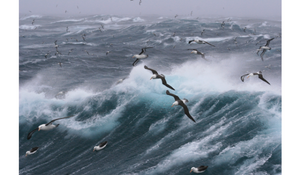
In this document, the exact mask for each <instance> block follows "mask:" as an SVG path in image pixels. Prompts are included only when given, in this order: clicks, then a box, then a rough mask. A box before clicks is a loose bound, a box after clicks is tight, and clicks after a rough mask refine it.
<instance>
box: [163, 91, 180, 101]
mask: <svg viewBox="0 0 300 175" xmlns="http://www.w3.org/2000/svg"><path fill="white" fill-rule="evenodd" d="M166 94H167V95H171V96H173V97H174V99H175V101H177V100H180V98H179V97H178V96H177V95H175V94H172V93H170V92H169V91H168V90H167V91H166Z"/></svg>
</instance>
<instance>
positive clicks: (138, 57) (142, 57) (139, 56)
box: [132, 47, 152, 66]
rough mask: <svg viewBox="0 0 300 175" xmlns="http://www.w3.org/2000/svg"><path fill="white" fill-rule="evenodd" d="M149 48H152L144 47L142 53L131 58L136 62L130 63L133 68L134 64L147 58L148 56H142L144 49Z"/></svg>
mask: <svg viewBox="0 0 300 175" xmlns="http://www.w3.org/2000/svg"><path fill="white" fill-rule="evenodd" d="M149 48H152V47H144V48H142V52H141V53H139V54H135V55H133V56H132V58H136V60H135V61H134V62H133V63H132V65H133V66H135V65H136V63H137V62H138V61H139V60H140V59H144V58H147V57H148V55H146V54H144V53H146V49H149Z"/></svg>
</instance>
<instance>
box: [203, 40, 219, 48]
mask: <svg viewBox="0 0 300 175" xmlns="http://www.w3.org/2000/svg"><path fill="white" fill-rule="evenodd" d="M204 42H205V43H206V44H209V45H211V46H214V45H212V44H210V43H208V42H206V41H204ZM214 47H216V46H214Z"/></svg>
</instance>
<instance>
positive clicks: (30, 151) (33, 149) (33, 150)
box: [25, 147, 39, 156]
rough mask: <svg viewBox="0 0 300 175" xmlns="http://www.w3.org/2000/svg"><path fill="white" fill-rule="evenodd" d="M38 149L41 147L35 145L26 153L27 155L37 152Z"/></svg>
mask: <svg viewBox="0 0 300 175" xmlns="http://www.w3.org/2000/svg"><path fill="white" fill-rule="evenodd" d="M38 149H39V147H33V148H31V150H29V151H26V155H25V156H27V155H31V154H34V153H36V151H37V150H38Z"/></svg>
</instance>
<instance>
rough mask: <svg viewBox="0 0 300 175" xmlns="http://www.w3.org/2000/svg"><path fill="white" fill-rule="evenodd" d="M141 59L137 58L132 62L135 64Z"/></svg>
mask: <svg viewBox="0 0 300 175" xmlns="http://www.w3.org/2000/svg"><path fill="white" fill-rule="evenodd" d="M138 61H139V59H138V58H137V59H136V60H135V61H134V62H133V63H132V65H133V66H134V65H136V63H137V62H138Z"/></svg>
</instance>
